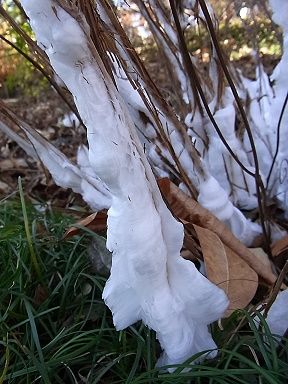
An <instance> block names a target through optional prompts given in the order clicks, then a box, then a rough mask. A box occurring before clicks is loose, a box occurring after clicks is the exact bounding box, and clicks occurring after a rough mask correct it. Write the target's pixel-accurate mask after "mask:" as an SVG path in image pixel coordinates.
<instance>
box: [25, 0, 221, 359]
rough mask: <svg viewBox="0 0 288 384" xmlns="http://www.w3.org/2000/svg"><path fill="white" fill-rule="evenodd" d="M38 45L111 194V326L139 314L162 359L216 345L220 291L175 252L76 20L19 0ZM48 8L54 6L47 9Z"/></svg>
mask: <svg viewBox="0 0 288 384" xmlns="http://www.w3.org/2000/svg"><path fill="white" fill-rule="evenodd" d="M22 4H23V6H24V8H25V10H26V12H27V13H28V15H29V17H30V20H31V25H32V27H33V29H34V31H35V33H36V36H37V39H38V42H39V43H40V44H42V46H43V47H45V50H46V53H47V55H48V56H49V58H50V61H51V63H52V65H53V67H54V69H55V71H56V72H57V74H58V75H59V77H60V78H61V79H62V80H63V81H64V82H65V84H66V86H67V87H68V89H69V90H70V91H71V92H72V94H73V95H74V98H75V103H76V105H77V108H78V110H79V112H80V114H81V118H82V119H83V121H84V122H85V125H86V126H87V128H88V132H87V136H88V141H89V161H90V164H91V166H92V168H93V171H94V172H95V174H96V175H97V176H98V177H100V178H101V180H102V181H103V182H104V183H105V184H106V185H107V187H108V188H109V190H110V192H111V195H112V206H111V208H110V209H109V211H108V231H107V247H108V249H109V250H110V251H112V252H113V258H112V269H111V276H110V278H109V280H108V282H107V284H106V286H105V289H104V292H103V298H104V300H105V302H106V304H107V305H108V306H109V308H110V309H111V311H112V313H113V319H114V324H115V326H116V328H117V329H119V330H120V329H123V328H125V327H127V326H128V325H130V324H133V323H134V322H135V321H137V320H140V319H142V320H143V321H144V323H145V324H147V325H148V326H149V327H150V328H153V329H154V330H155V331H156V332H157V337H158V339H159V341H160V343H161V345H162V348H163V349H164V353H163V356H162V359H161V361H160V363H161V364H168V363H169V364H171V363H179V362H183V361H184V360H185V359H186V358H188V357H190V356H191V355H192V354H194V353H196V352H199V351H203V350H206V349H210V348H215V344H214V342H213V340H212V338H211V336H210V334H209V332H208V329H207V324H209V323H211V322H212V321H214V320H216V319H218V318H219V317H220V316H221V315H222V313H223V311H224V310H225V309H226V307H227V304H228V302H227V298H226V296H225V294H224V292H223V291H222V290H221V289H219V288H217V287H216V286H215V285H213V284H212V283H210V282H209V281H208V280H207V279H206V278H205V277H203V276H202V275H201V274H200V273H199V272H198V271H197V269H196V268H195V266H194V265H193V264H192V263H191V262H189V261H186V260H184V259H182V258H181V257H180V249H181V247H182V243H183V227H182V225H181V224H180V223H178V222H177V221H176V220H175V219H174V218H173V217H172V215H171V213H170V211H169V210H168V209H167V208H166V206H165V204H164V203H163V200H162V198H161V195H160V192H159V190H158V188H157V184H156V181H155V179H154V176H153V174H152V172H151V169H150V166H149V164H148V163H147V160H146V158H145V156H144V153H143V151H142V147H141V144H140V143H139V140H138V138H137V135H136V133H135V129H134V126H133V124H132V122H131V120H130V117H129V115H128V112H127V109H126V107H125V105H124V103H123V101H122V99H121V98H120V96H119V94H118V93H117V91H116V89H115V88H114V86H113V83H112V82H111V81H110V79H109V77H108V75H107V73H106V71H105V69H104V67H103V65H102V63H101V61H100V58H99V57H97V54H95V55H94V57H92V55H91V53H90V51H89V48H88V43H87V38H86V35H85V33H84V32H83V30H82V29H81V28H80V26H79V24H77V22H76V21H75V20H74V19H73V18H72V17H71V16H70V15H68V14H67V13H66V12H65V11H63V10H62V9H60V8H59V7H58V6H56V4H55V3H53V2H51V1H50V0H38V1H34V0H23V1H22ZM51 6H53V9H52V8H51Z"/></svg>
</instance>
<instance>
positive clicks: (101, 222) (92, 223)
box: [63, 212, 107, 239]
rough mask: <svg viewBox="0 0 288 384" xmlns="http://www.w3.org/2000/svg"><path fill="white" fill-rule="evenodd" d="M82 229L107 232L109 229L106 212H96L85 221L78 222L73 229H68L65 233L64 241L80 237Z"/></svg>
mask: <svg viewBox="0 0 288 384" xmlns="http://www.w3.org/2000/svg"><path fill="white" fill-rule="evenodd" d="M81 227H85V228H88V229H90V230H91V231H93V232H101V231H105V230H106V228H107V214H106V212H95V213H92V214H91V215H89V216H87V217H85V218H84V219H82V220H79V221H77V222H76V223H75V224H74V225H73V226H72V227H70V228H69V229H67V231H66V232H65V233H64V236H63V239H67V238H68V237H72V236H75V235H78V233H79V232H80V231H81Z"/></svg>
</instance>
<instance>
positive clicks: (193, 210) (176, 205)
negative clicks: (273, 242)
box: [158, 178, 276, 285]
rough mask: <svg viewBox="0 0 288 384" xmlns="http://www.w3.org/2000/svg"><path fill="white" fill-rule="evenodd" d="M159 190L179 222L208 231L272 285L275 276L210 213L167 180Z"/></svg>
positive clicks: (161, 181)
mask: <svg viewBox="0 0 288 384" xmlns="http://www.w3.org/2000/svg"><path fill="white" fill-rule="evenodd" d="M158 185H159V188H160V190H161V192H162V194H163V197H164V199H165V200H166V202H167V205H168V206H169V208H170V210H171V211H172V213H173V214H174V216H175V217H177V218H178V219H180V220H186V221H188V222H192V223H193V224H196V225H198V226H200V227H202V228H206V229H209V230H210V231H212V232H214V233H215V234H217V235H218V237H219V238H220V240H221V241H222V243H223V244H225V245H226V246H227V247H229V248H230V249H231V250H232V251H234V252H235V253H237V255H239V256H240V257H241V258H242V259H243V260H244V261H246V263H247V264H248V265H249V266H250V267H251V268H252V269H253V270H254V271H255V272H257V273H258V275H259V276H261V277H262V278H263V280H265V281H266V282H267V283H268V284H269V285H273V284H274V283H275V281H276V276H275V275H274V273H273V272H271V268H269V267H267V266H266V265H265V264H264V263H262V261H261V260H259V259H258V258H256V257H255V256H254V255H253V253H252V252H250V251H249V249H248V248H247V247H246V246H245V245H244V244H243V243H241V241H240V240H238V239H237V238H236V237H235V236H234V235H233V233H232V232H231V231H230V230H229V229H228V228H227V227H226V226H225V224H223V223H222V222H221V221H220V220H218V219H217V218H216V217H215V216H214V215H213V214H212V213H211V212H209V211H208V210H207V209H205V208H203V207H202V206H201V205H200V204H198V203H197V201H195V200H194V199H192V198H191V197H190V196H188V195H186V193H184V192H183V191H182V190H181V189H180V188H178V187H177V186H176V185H175V184H173V183H172V182H171V181H170V180H169V179H168V178H165V179H161V180H159V181H158Z"/></svg>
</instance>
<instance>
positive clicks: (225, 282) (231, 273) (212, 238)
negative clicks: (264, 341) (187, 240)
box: [194, 225, 258, 316]
mask: <svg viewBox="0 0 288 384" xmlns="http://www.w3.org/2000/svg"><path fill="white" fill-rule="evenodd" d="M194 227H195V230H196V233H197V235H198V238H199V242H200V245H201V248H202V253H203V258H204V263H205V269H206V274H207V278H208V279H209V280H210V281H212V282H213V283H214V284H216V285H217V286H218V287H220V288H222V289H223V290H224V291H225V293H226V295H227V296H228V298H229V301H230V305H229V307H228V309H227V311H226V313H225V316H229V315H230V314H231V312H232V311H234V310H236V309H242V308H245V307H246V306H247V305H248V304H249V303H250V302H251V300H252V299H253V297H254V296H255V293H256V290H257V287H258V275H257V273H256V272H255V271H254V270H253V269H252V268H250V267H249V265H248V264H247V263H246V262H245V261H244V260H242V259H241V258H240V257H239V256H238V255H237V254H236V253H235V252H233V251H232V250H231V249H230V248H228V247H227V246H225V245H224V244H223V243H222V241H221V240H220V238H219V237H218V236H217V235H216V234H215V233H213V232H212V231H210V230H208V229H205V228H202V227H199V226H197V225H194Z"/></svg>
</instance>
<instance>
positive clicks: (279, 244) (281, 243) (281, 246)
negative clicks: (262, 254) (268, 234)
mask: <svg viewBox="0 0 288 384" xmlns="http://www.w3.org/2000/svg"><path fill="white" fill-rule="evenodd" d="M287 250H288V236H285V237H283V239H280V240H278V241H276V242H275V243H274V244H272V247H271V252H272V256H274V257H277V256H279V255H280V253H282V252H284V251H287Z"/></svg>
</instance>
